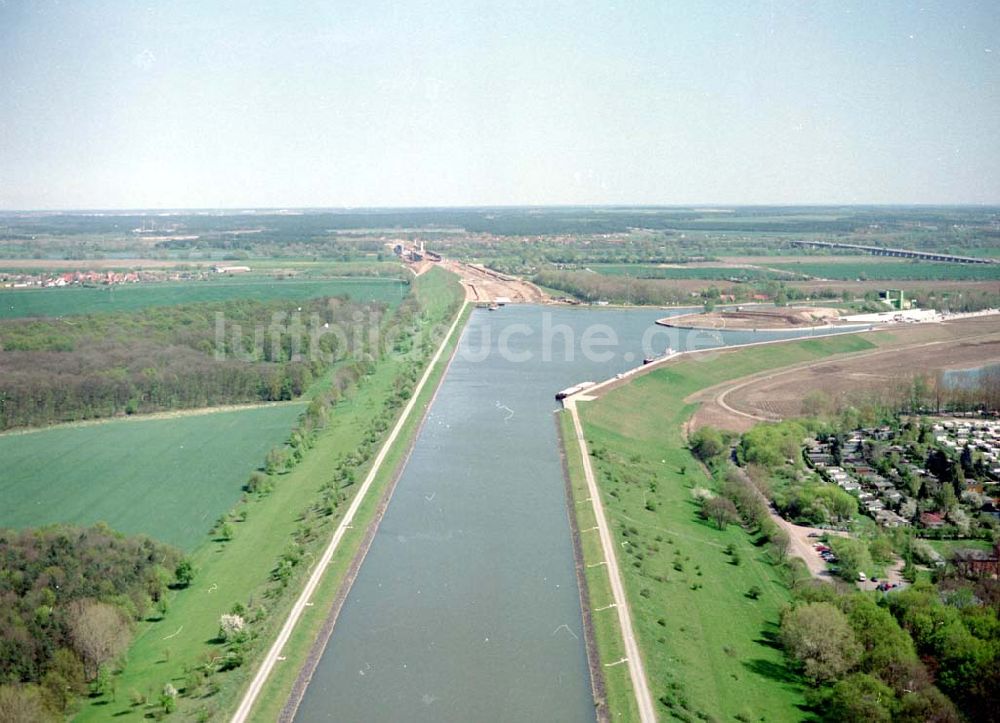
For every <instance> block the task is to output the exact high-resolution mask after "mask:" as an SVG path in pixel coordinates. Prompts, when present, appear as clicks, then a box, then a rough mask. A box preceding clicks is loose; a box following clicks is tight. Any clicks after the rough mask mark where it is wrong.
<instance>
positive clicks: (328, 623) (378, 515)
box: [278, 302, 474, 723]
mask: <svg viewBox="0 0 1000 723" xmlns="http://www.w3.org/2000/svg"><path fill="white" fill-rule="evenodd" d="M473 308H474V307H473V305H472V304H469V303H468V302H465V303H464V304H463V307H462V309H461V310H460V312H459V318H458V325H457V326H455V327H454V329H453V331H452V333H451V334H449V336H448V337H447V338H446V339H445V344H446V345H447V344H451V345H452V349H451V352H450V353H449V354H448V359H447V361H446V362H445V363H444V364H441V360H438V364H436V365H435V366H436V368H435V369H434V371H433V372H432V377H433V379H432V380H430V381H431V383H430V386H428V387H427V388H426V389H423V390H421V396H426V397H427V398H426V399H425V400H424V401H423V402H421V403H420V406H422V412H421V414H420V416H419V419H418V418H413V419H411V420H407V423H410V422H415V426H414V428H413V429H411V430H409V431H408V432H407V434H406V440H405V442H406V444H405V447H404V452H403V453H402V455H401V456H400V458H399V459H397V460H395V463H394V464H393V465H392V472H391V475H390V476H389V481H388V484H387V485H386V487H385V489H384V490H383V491H382V494H381V496H380V497H379V501H378V505H377V507H376V509H375V514H374V516H373V517H372V519H371V520H370V521H369V522H368V524H367V527H366V529H365V534H364V537H363V538H362V540H361V542H360V543H359V546H358V549H357V551H356V552H355V554H354V557H353V559H352V560H351V563H350V566H349V567H348V569H347V571H346V572H345V573H344V577H343V578H342V579H341V582H340V585H339V586H338V587H337V590H336V594H335V596H334V598H333V600H332V601H331V603H330V606H329V608H328V609H327V611H326V613H325V615H324V622H323V626H322V628H320V631H319V632H318V634H317V635H316V637H315V639H314V640H313V643H312V645H310V647H309V653H308V655H307V656H306V659H305V660H304V661H303V663H302V667H301V669H300V670H299V674H298V676H296V679H295V682H294V684H293V686H292V690H291V691H290V693H289V695H288V698H287V700H286V702H285V705H284V706H283V708H282V710H281V714H280V715H279V717H278V720H279V721H281V722H282V723H291V721H293V720H294V719H295V714H296V712H297V711H298V708H299V705H300V704H301V703H302V699H303V697H304V696H305V693H306V689H307V688H308V687H309V683H310V682H311V681H312V677H313V675H314V674H315V672H316V668H317V667H318V666H319V661H320V659H321V658H322V657H323V653H324V651H325V650H326V646H327V644H328V643H329V641H330V636H331V635H332V634H333V629H334V627H335V626H336V624H337V619H338V618H339V617H340V611H341V610H342V609H343V607H344V603H345V602H346V601H347V596H348V595H349V594H350V592H351V588H352V587H353V586H354V581H355V579H357V576H358V573H359V572H360V571H361V566H362V564H364V561H365V558H366V557H367V555H368V550H369V549H370V548H371V545H372V542H373V541H374V539H375V535H376V534H377V533H378V528H379V525H380V524H381V523H382V517H383V516H384V515H385V511H386V510H387V509H388V508H389V503H390V502H391V501H392V495H393V493H394V492H395V491H396V484H397V483H398V482H399V478H400V477H401V476H402V474H403V470H404V469H406V464H407V462H409V459H410V455H411V454H412V453H413V448H414V447H415V446H416V443H417V439H418V438H419V437H420V431H421V430H422V429H423V427H424V422H426V420H427V415H428V413H429V412H430V410H431V407H432V406H433V404H434V400H435V399H436V398H437V394H438V391H439V390H440V388H441V383H442V382H443V381H444V378H445V377H446V376H447V374H448V369H449V368H450V367H451V363H452V361H453V360H454V358H455V354H456V353H457V352H458V345H459V340H460V339H461V334H462V333H463V332H464V330H465V325H466V323H467V322H468V320H469V316H470V315H471V313H472V309H473ZM398 441H399V440H397V443H398ZM397 449H398V447H397Z"/></svg>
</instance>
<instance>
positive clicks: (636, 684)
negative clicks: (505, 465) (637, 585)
mask: <svg viewBox="0 0 1000 723" xmlns="http://www.w3.org/2000/svg"><path fill="white" fill-rule="evenodd" d="M563 406H565V407H566V409H568V410H569V413H570V415H571V416H572V418H573V428H574V430H575V431H576V441H577V445H578V446H579V450H580V455H581V456H582V458H583V473H584V476H585V477H586V479H587V490H588V492H589V494H590V503H591V505H592V506H593V508H594V517H595V518H596V519H597V530H598V534H599V535H600V538H601V549H602V551H603V552H604V561H605V563H606V565H607V568H608V579H609V580H610V582H611V593H612V596H613V597H614V600H615V609H616V612H617V613H618V624H619V626H620V628H621V634H622V640H623V641H624V643H625V654H626V656H627V657H626V658H625V661H623V662H627V663H628V672H629V677H630V678H631V679H632V690H633V691H634V692H635V699H636V705H637V706H638V708H639V719H640V720H641V721H643V723H647V722H651V721H655V720H656V709H655V707H654V706H653V696H652V695H651V694H650V692H649V684H648V682H647V680H646V671H645V668H644V666H643V664H642V656H641V655H640V653H639V643H638V641H637V640H636V638H635V632H634V629H633V627H632V614H631V612H630V611H629V606H628V599H627V598H626V597H625V586H624V585H623V584H622V577H621V572H620V571H619V569H618V559H617V558H616V557H615V543H614V538H613V537H612V535H611V529H610V528H609V527H608V521H607V518H606V517H605V515H604V505H603V504H602V503H601V492H600V490H599V489H598V488H597V481H596V479H595V478H594V469H593V467H592V466H591V464H590V454H589V452H588V451H587V441H586V439H585V438H584V436H583V426H582V425H581V424H580V415H579V414H578V413H577V409H576V400H574V399H573V398H572V397H569V398H567V399H564V400H563Z"/></svg>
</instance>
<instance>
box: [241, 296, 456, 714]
mask: <svg viewBox="0 0 1000 723" xmlns="http://www.w3.org/2000/svg"><path fill="white" fill-rule="evenodd" d="M470 311H471V308H470V307H469V305H468V304H467V302H465V301H464V300H463V301H462V306H461V307H460V308H459V311H458V312H457V313H456V315H455V318H454V320H453V322H452V325H451V327H450V328H449V330H448V332H447V334H446V335H445V338H444V339H443V340H442V342H441V345H440V346H439V347H438V350H437V352H436V353H435V355H434V357H433V358H432V359H431V361H430V362H429V363H428V365H427V368H426V370H425V372H424V375H423V377H421V379H420V381H419V383H418V385H417V387H416V389H415V390H414V394H413V396H412V397H411V400H410V402H409V403H408V404H407V405H406V407H404V410H403V412H402V413H401V415H400V417H399V418H398V420H397V422H396V426H395V427H394V430H393V433H392V434H391V435H390V437H389V438H388V439H387V441H386V442H385V443H384V444H383V448H382V450H381V451H380V452H379V455H378V456H377V457H376V460H375V463H374V464H373V466H372V468H371V469H370V470H369V473H368V477H367V478H366V480H365V482H364V483H362V488H361V489H360V490H359V492H358V494H357V495H356V496H355V498H354V502H352V508H351V509H352V510H353V513H352V512H351V510H349V512H348V515H346V516H345V518H344V520H343V521H342V522H341V524H340V525H339V526H338V528H337V531H336V532H335V533H334V538H333V539H332V540H331V542H330V544H329V545H328V546H327V548H326V551H325V553H324V555H323V558H322V559H321V560H320V561H319V563H318V566H317V569H316V571H315V572H314V573H313V575H312V577H310V578H309V580H308V581H307V582H306V585H305V587H304V588H303V591H302V594H301V595H300V597H299V599H298V600H297V601H296V603H295V605H294V606H293V608H292V611H291V612H290V613H289V616H288V619H287V620H286V622H285V625H284V626H283V627H282V629H281V632H280V633H279V637H278V639H277V640H276V641H275V642H274V644H273V645H272V646H271V648H270V649H269V651H268V654H267V656H266V657H265V659H264V661H263V662H262V664H261V668H260V669H258V671H257V673H256V674H255V676H254V678H253V679H252V681H251V684H250V687H249V688H248V689H247V690H246V692H245V693H244V695H243V697H242V698H241V702H240V704H239V706H238V707H237V709H236V711H235V713H234V714H233V716H232V718H231V721H233V723H242V722H243V721H246V720H248V719H250V717H251V713H254V714H256V713H258V712H259V710H258V709H259V708H260V706H261V705H262V702H263V697H264V694H267V696H268V697H271V695H272V690H271V689H269V686H268V685H267V683H268V682H270V683H271V684H272V685H273V684H274V682H273V678H271V675H270V673H271V670H272V669H273V668H274V666H275V663H276V662H283V661H284V656H279V655H278V653H280V652H281V651H282V650H283V649H284V648H285V646H291V647H293V648H299V647H300V646H303V647H304V645H303V642H302V641H301V640H298V641H296V640H295V639H293V635H296V634H297V633H301V626H298V621H299V619H300V618H301V616H302V613H303V612H304V610H305V608H306V607H312V602H311V600H309V598H310V597H311V596H312V595H313V594H330V593H333V592H334V591H333V590H326V589H324V585H323V583H324V582H325V580H324V579H323V577H324V576H323V574H322V573H321V572H320V570H322V569H324V568H325V567H326V566H327V565H328V564H329V563H330V562H331V561H332V560H333V555H334V554H336V553H338V552H340V550H338V549H337V548H338V546H339V542H340V540H341V539H342V538H343V537H344V536H345V533H346V532H347V531H349V530H350V529H352V528H353V525H352V524H351V523H352V522H353V514H356V513H357V512H358V510H359V509H360V508H361V507H362V505H363V504H365V505H368V504H371V497H370V496H369V495H367V491H368V489H370V487H371V486H373V485H375V483H376V482H380V483H382V484H384V483H385V479H386V478H387V476H382V472H383V468H382V463H383V462H385V461H386V459H387V458H391V459H392V460H394V461H392V462H390V464H392V465H393V467H392V469H395V466H397V465H398V461H399V460H400V459H401V458H402V457H403V456H404V455H403V454H402V453H400V451H399V447H398V446H397V445H396V442H397V441H398V440H397V439H396V438H397V437H398V436H399V434H400V433H401V432H403V433H404V436H405V437H414V438H415V436H416V430H417V429H418V426H419V425H418V424H417V423H416V422H415V420H416V418H415V417H413V416H412V415H411V412H412V411H413V409H414V408H415V407H416V406H417V403H418V401H420V402H421V403H422V404H426V405H428V406H429V401H428V400H429V399H430V398H431V396H432V394H435V393H436V390H437V386H438V385H439V384H440V380H441V379H442V378H443V376H444V370H445V367H446V365H445V364H441V357H442V356H443V353H444V352H445V350H446V349H447V348H448V346H449V345H450V344H453V345H454V348H455V349H457V346H458V345H457V341H456V330H458V329H459V328H460V327H461V328H464V322H465V321H466V320H467V319H468V315H469V313H470ZM453 355H454V349H453V350H452V352H451V353H450V354H449V355H448V363H449V364H450V360H451V358H452V357H453ZM432 379H433V381H432V383H431V385H430V386H428V384H427V383H428V382H429V381H431V380H432ZM422 419H423V414H421V415H420V420H419V421H420V422H422ZM404 430H405V432H404ZM404 449H406V454H408V453H409V452H408V447H406V448H404ZM366 498H367V499H366ZM376 508H377V505H376ZM368 514H371V515H374V514H375V511H371V512H369V513H368ZM359 544H361V542H359ZM368 544H370V541H369V543H368ZM334 594H335V593H334ZM331 604H332V603H331ZM321 619H323V618H321ZM297 626H298V628H299V629H296V628H297ZM296 637H298V636H297V635H296ZM269 678H271V680H270V681H269ZM291 687H294V683H293V685H292V686H291ZM283 700H284V696H283V697H282V701H283ZM270 702H271V704H272V706H273V705H274V701H273V700H272V701H270ZM275 707H276V706H275Z"/></svg>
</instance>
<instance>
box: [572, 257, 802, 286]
mask: <svg viewBox="0 0 1000 723" xmlns="http://www.w3.org/2000/svg"><path fill="white" fill-rule="evenodd" d="M762 263H766V259H764V260H762ZM587 268H589V269H590V270H591V271H594V272H596V273H598V274H601V275H602V276H631V277H632V278H634V279H697V280H704V281H713V280H717V281H729V280H731V279H738V280H740V281H769V280H772V279H776V280H782V279H784V280H791V279H794V278H797V276H796V275H795V274H791V273H788V274H785V273H779V272H775V271H768V270H767V269H751V268H736V267H725V266H657V265H655V264H591V265H589V266H588V267H587ZM793 270H794V269H793Z"/></svg>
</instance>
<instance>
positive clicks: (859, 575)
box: [858, 572, 868, 582]
mask: <svg viewBox="0 0 1000 723" xmlns="http://www.w3.org/2000/svg"><path fill="white" fill-rule="evenodd" d="M867 579H868V576H867V575H865V574H864V573H863V572H859V573H858V582H864V581H865V580H867Z"/></svg>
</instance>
